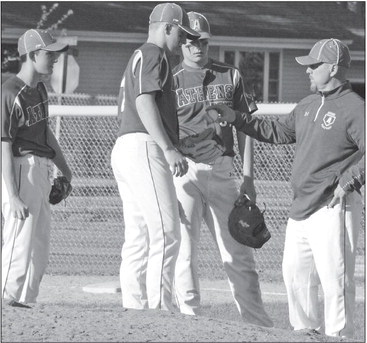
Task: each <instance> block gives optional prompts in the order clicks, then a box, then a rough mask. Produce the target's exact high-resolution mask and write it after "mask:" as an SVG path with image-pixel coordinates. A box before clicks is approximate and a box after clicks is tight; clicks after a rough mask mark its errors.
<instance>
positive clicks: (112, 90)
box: [1, 1, 365, 102]
mask: <svg viewBox="0 0 367 343" xmlns="http://www.w3.org/2000/svg"><path fill="white" fill-rule="evenodd" d="M177 3H179V4H180V5H181V6H182V7H183V8H185V9H186V11H187V12H189V11H198V12H201V13H203V14H204V15H206V16H207V18H208V20H209V22H210V23H211V29H212V33H213V35H214V36H213V39H212V40H211V43H210V54H211V56H213V57H214V58H217V59H219V60H221V61H225V62H229V63H231V64H234V65H236V66H237V67H239V68H240V70H241V71H242V72H243V74H244V75H245V78H246V80H247V82H248V85H249V86H248V88H250V89H249V91H254V93H255V95H256V98H257V100H258V101H261V102H297V101H299V100H300V99H301V98H303V97H304V96H306V95H308V94H309V80H308V77H307V76H306V74H305V68H304V67H302V66H300V65H298V64H297V63H296V62H295V59H294V57H295V56H299V55H304V54H307V53H308V51H309V50H310V48H311V47H312V46H313V44H314V43H315V42H316V41H317V40H320V39H323V38H338V39H341V40H343V41H345V42H346V43H347V44H348V45H349V47H350V50H351V54H352V60H353V62H352V66H351V70H350V73H349V78H350V81H351V83H352V86H353V88H354V89H355V90H356V91H357V92H358V93H359V94H360V95H362V96H363V97H364V93H365V71H364V67H365V52H364V50H365V47H364V40H365V31H364V27H365V3H364V2H363V1H359V2H358V1H357V2H339V1H337V2H335V1H324V2H314V1H286V2H284V1H283V2H282V1H281V2H278V1H256V2H252V1H235V2H232V1H225V2H208V1H205V2H204V1H203V2H200V1H192V2H190V1H183V2H177ZM156 4H157V2H133V1H119V2H108V1H106V2H104V1H101V2H99V1H97V2H86V1H72V2H68V1H66V2H60V3H59V5H58V7H57V8H56V9H55V10H54V11H53V12H52V13H51V14H50V15H49V17H48V22H46V23H45V24H46V25H45V26H43V27H42V28H47V27H48V26H47V25H51V24H52V23H54V22H57V20H58V19H59V18H60V17H62V15H64V14H65V13H66V12H67V11H68V10H69V9H71V10H72V11H73V15H71V16H70V17H68V18H67V19H66V20H65V21H64V22H63V23H62V24H60V25H59V27H58V30H56V31H55V35H65V33H66V35H67V36H69V37H73V38H74V40H75V41H77V43H76V46H74V47H73V48H72V49H71V50H70V52H69V54H70V53H71V54H73V55H74V58H75V60H76V61H77V63H78V64H79V66H80V76H79V84H78V87H77V88H76V89H75V92H77V93H87V94H91V95H98V94H103V95H117V94H118V88H119V84H120V81H121V77H122V73H123V71H124V68H125V66H126V64H127V61H128V58H129V57H130V55H131V54H132V52H133V51H134V49H136V48H137V47H138V46H139V45H141V44H142V43H143V42H144V41H145V40H146V38H147V29H148V19H149V14H150V12H151V10H152V9H153V7H154V6H155V5H156ZM42 5H45V6H46V7H47V9H49V8H51V6H52V5H53V3H52V2H51V3H50V2H22V1H3V2H2V3H1V37H2V45H1V48H2V66H3V62H4V58H5V57H4V56H5V55H4V50H8V51H9V50H13V51H14V49H16V43H17V38H18V37H19V36H20V35H21V34H22V33H23V32H24V31H25V30H26V29H28V28H32V27H36V25H37V23H38V22H39V20H40V18H41V15H42V10H41V6H42ZM65 29H66V31H65ZM173 63H177V60H175V61H173ZM15 69H16V67H13V70H12V72H15ZM8 75H9V73H8V72H7V73H5V69H4V68H2V78H3V80H4V79H5V78H6V77H7V76H8Z"/></svg>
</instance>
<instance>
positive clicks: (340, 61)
mask: <svg viewBox="0 0 367 343" xmlns="http://www.w3.org/2000/svg"><path fill="white" fill-rule="evenodd" d="M296 61H297V62H298V63H299V64H301V65H304V66H308V65H312V64H317V63H320V62H325V63H331V64H336V65H339V66H343V67H346V68H349V66H350V61H351V58H350V52H349V49H348V47H347V45H346V44H344V43H343V42H342V41H340V40H338V39H334V38H329V39H322V40H320V41H318V42H317V43H316V44H315V45H314V46H313V47H312V49H311V51H310V52H309V54H308V55H307V56H299V57H296Z"/></svg>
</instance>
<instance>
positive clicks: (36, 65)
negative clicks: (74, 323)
mask: <svg viewBox="0 0 367 343" xmlns="http://www.w3.org/2000/svg"><path fill="white" fill-rule="evenodd" d="M67 48H68V46H67V45H65V44H61V43H57V42H56V40H55V39H54V38H52V36H51V35H50V33H48V32H47V31H44V30H35V29H31V30H28V31H26V32H25V33H24V34H23V35H22V36H21V37H20V38H19V40H18V52H19V56H20V59H21V63H22V65H21V69H20V71H19V73H18V74H17V75H16V76H14V77H11V78H10V79H8V80H7V81H6V82H5V83H4V84H3V85H2V98H1V109H2V113H1V145H2V211H3V212H2V213H3V216H4V227H3V241H4V245H3V248H2V298H3V299H4V300H5V301H6V302H7V303H8V304H9V305H11V306H16V307H23V308H29V306H28V305H27V303H35V302H36V299H37V296H38V293H39V285H40V282H41V280H42V277H43V274H44V272H45V270H46V267H47V263H48V257H49V240H50V204H49V193H50V190H51V184H50V181H49V174H48V173H49V168H48V165H49V162H50V161H52V162H53V163H54V164H55V165H56V166H57V167H58V168H59V170H60V171H61V173H62V174H63V175H64V176H65V177H66V178H67V179H68V180H69V181H71V178H72V175H71V171H70V169H69V167H68V165H67V162H66V160H65V158H64V156H63V153H62V151H61V149H60V146H59V144H58V142H57V140H56V138H55V136H54V134H53V133H52V131H51V129H50V128H49V126H48V98H47V92H46V88H45V85H44V84H43V83H42V82H41V81H40V78H41V76H43V75H50V74H51V73H52V70H53V65H54V64H55V62H56V61H57V57H58V55H59V53H60V52H62V51H65V50H66V49H67Z"/></svg>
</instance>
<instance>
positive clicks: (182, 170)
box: [164, 148, 189, 176]
mask: <svg viewBox="0 0 367 343" xmlns="http://www.w3.org/2000/svg"><path fill="white" fill-rule="evenodd" d="M164 157H165V158H166V160H167V162H168V164H169V168H170V169H171V172H172V175H174V176H183V175H185V174H186V173H187V170H188V169H189V165H188V163H187V160H186V158H185V157H184V155H182V154H181V153H180V152H179V151H178V150H177V149H174V148H170V149H167V150H164Z"/></svg>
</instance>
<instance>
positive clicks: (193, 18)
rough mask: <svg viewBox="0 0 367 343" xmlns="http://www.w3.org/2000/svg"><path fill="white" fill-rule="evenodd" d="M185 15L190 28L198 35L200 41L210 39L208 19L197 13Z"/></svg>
mask: <svg viewBox="0 0 367 343" xmlns="http://www.w3.org/2000/svg"><path fill="white" fill-rule="evenodd" d="M187 15H188V17H189V20H190V27H191V28H192V29H193V30H195V31H196V32H197V33H199V34H200V39H209V38H211V36H212V34H211V32H210V25H209V21H208V19H206V18H205V17H204V16H203V15H202V14H201V13H198V12H189V13H187Z"/></svg>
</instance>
